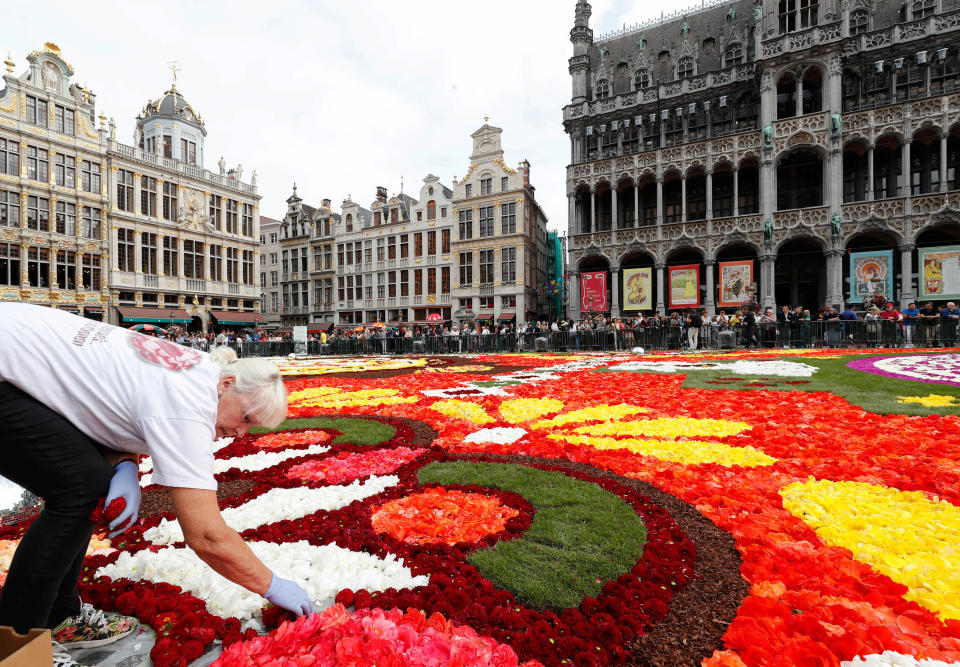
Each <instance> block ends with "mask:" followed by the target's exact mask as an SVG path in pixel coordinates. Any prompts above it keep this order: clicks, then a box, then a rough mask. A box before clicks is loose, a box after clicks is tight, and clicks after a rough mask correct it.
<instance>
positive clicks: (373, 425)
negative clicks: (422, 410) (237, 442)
mask: <svg viewBox="0 0 960 667" xmlns="http://www.w3.org/2000/svg"><path fill="white" fill-rule="evenodd" d="M290 428H332V429H336V430H338V431H340V435H338V436H337V437H336V438H335V439H334V441H333V443H334V444H336V445H339V444H343V443H349V444H351V445H379V444H382V443H384V442H387V441H388V440H390V439H391V438H392V437H393V436H395V435H396V434H397V429H395V428H394V427H392V426H390V425H389V424H384V423H383V422H381V421H377V420H376V419H356V418H352V417H311V418H305V419H287V420H285V421H283V422H282V423H281V424H280V425H279V426H278V427H277V428H274V429H269V428H261V427H259V426H258V427H256V428H252V429H250V432H251V433H273V432H274V431H284V430H286V429H290Z"/></svg>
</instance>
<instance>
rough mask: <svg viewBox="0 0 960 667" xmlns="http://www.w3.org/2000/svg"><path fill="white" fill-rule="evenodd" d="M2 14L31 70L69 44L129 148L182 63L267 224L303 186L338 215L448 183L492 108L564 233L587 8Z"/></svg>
mask: <svg viewBox="0 0 960 667" xmlns="http://www.w3.org/2000/svg"><path fill="white" fill-rule="evenodd" d="M3 5H4V6H3V7H2V8H0V22H2V24H3V25H5V26H7V28H8V29H7V30H6V31H5V32H6V34H7V43H6V44H5V45H4V46H6V48H7V49H9V50H10V51H11V52H12V54H13V57H14V60H15V61H16V62H17V69H16V71H15V73H16V74H17V75H19V74H21V73H22V72H23V71H24V70H25V69H26V60H25V57H26V55H27V53H29V52H30V51H32V50H34V49H38V48H41V46H42V44H43V43H44V42H45V41H48V40H49V41H53V42H56V43H57V44H58V45H59V46H60V47H61V49H62V53H63V57H64V58H65V59H66V60H67V62H69V63H71V64H72V65H73V66H74V68H75V70H76V75H75V80H76V81H78V82H80V83H83V82H87V83H88V85H89V86H90V88H91V89H92V90H93V91H94V92H95V93H96V94H97V105H98V113H99V112H100V111H102V112H103V113H105V114H106V115H107V116H109V117H113V118H115V119H116V122H117V137H118V139H119V140H121V141H124V142H127V143H132V141H133V128H134V118H135V117H136V115H137V114H138V113H139V112H140V110H141V109H142V108H143V105H144V104H145V103H146V102H147V100H148V99H155V98H157V97H158V96H160V95H161V94H162V93H163V92H164V90H166V89H167V87H168V86H169V83H170V78H171V74H170V71H169V70H168V69H167V67H168V62H169V61H177V62H179V64H180V67H181V68H182V70H181V71H180V72H179V74H178V84H177V87H178V89H179V90H180V91H181V92H182V93H183V94H184V96H185V97H186V98H187V100H188V101H189V102H190V103H191V104H192V105H193V107H194V108H195V109H196V110H197V112H198V113H200V114H201V116H202V117H203V118H204V120H205V121H206V124H207V131H208V136H207V140H206V165H205V166H206V167H207V168H208V169H212V170H215V169H216V163H217V160H218V158H219V156H220V155H223V156H224V158H225V160H226V161H227V163H228V164H229V165H231V166H232V165H235V164H237V163H242V164H243V167H244V174H245V175H249V174H250V173H251V172H252V171H253V170H254V169H256V170H257V174H258V186H259V190H260V194H261V195H262V197H263V200H262V201H261V209H260V210H261V213H262V214H263V215H266V216H269V217H273V218H280V217H282V216H283V215H284V213H285V211H286V205H285V203H284V201H285V199H286V198H287V197H288V196H289V194H290V188H291V185H292V183H293V182H294V181H296V183H297V186H298V190H299V193H300V195H301V196H302V197H303V198H304V199H305V201H306V202H307V203H310V204H317V203H319V201H320V199H322V198H329V199H331V200H333V202H334V204H335V207H336V205H338V204H339V202H340V201H342V200H343V199H345V198H346V197H347V196H348V195H352V196H353V198H354V200H355V201H357V202H360V203H361V204H364V205H367V204H369V203H370V202H371V201H372V200H373V198H374V194H375V189H376V187H377V186H378V185H382V186H385V187H387V189H388V190H389V191H390V192H391V193H395V192H397V191H398V190H399V188H400V179H401V176H402V177H403V179H404V183H405V187H404V189H405V190H406V192H408V193H412V194H416V193H417V192H418V189H419V184H420V183H421V180H422V179H423V177H424V176H426V175H427V174H428V173H433V174H436V175H438V176H439V177H440V178H441V180H442V181H443V182H444V183H446V184H447V185H450V181H451V177H452V176H453V175H458V176H462V175H463V174H464V173H465V172H466V170H467V168H468V167H469V155H470V152H471V149H472V143H471V139H470V134H471V133H472V132H473V131H475V130H476V129H477V128H478V127H480V125H481V124H482V123H483V117H484V116H485V115H489V116H490V123H491V124H493V125H496V126H498V127H502V128H503V148H504V151H505V156H504V157H505V161H506V162H507V164H509V165H516V164H517V163H519V162H520V161H521V160H523V159H527V160H529V161H530V162H531V164H532V182H533V185H534V186H536V188H537V199H538V200H539V202H540V204H541V206H542V207H543V208H544V210H545V211H546V213H547V216H548V217H549V218H550V228H551V229H559V230H562V231H563V230H565V229H566V216H567V203H566V194H565V179H566V171H565V169H566V166H567V164H568V163H569V158H570V148H569V141H568V139H567V137H566V135H565V134H564V132H563V126H562V108H563V106H564V105H565V104H568V103H569V101H570V76H569V74H568V73H567V59H568V58H569V57H570V55H571V54H572V47H571V45H570V41H569V32H570V28H571V27H572V26H573V11H574V5H575V3H574V2H573V1H572V0H569V1H566V2H558V1H557V0H487V2H484V3H480V4H477V3H466V2H463V3H451V2H441V1H440V0H418V1H417V2H395V1H391V0H362V1H359V2H350V1H347V0H336V1H333V0H331V1H328V2H319V1H316V0H315V1H313V2H309V1H307V0H272V1H271V2H269V3H264V2H252V1H248V0H239V1H237V2H230V3H226V2H188V1H187V0H171V1H168V2H164V3H162V4H160V5H149V4H142V3H130V2H119V1H117V0H106V1H102V2H97V3H67V2H61V1H59V0H58V1H55V2H52V3H50V4H49V5H47V6H45V7H46V9H45V11H44V14H45V16H44V19H43V21H38V20H37V17H36V13H35V8H33V7H32V6H30V5H29V4H28V3H3ZM592 5H593V10H594V12H593V20H592V27H593V28H594V31H595V33H596V34H600V33H602V32H606V31H608V30H611V29H614V28H615V27H618V26H620V25H621V23H624V22H626V23H632V22H634V21H637V20H641V19H642V18H644V17H643V16H632V14H636V13H637V9H636V8H635V7H634V3H632V2H629V1H627V0H596V1H595V2H593V3H592Z"/></svg>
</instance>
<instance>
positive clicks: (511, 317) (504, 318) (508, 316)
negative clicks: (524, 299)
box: [497, 313, 517, 322]
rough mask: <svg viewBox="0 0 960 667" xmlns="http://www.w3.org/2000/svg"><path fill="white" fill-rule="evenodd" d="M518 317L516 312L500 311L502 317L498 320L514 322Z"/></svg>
mask: <svg viewBox="0 0 960 667" xmlns="http://www.w3.org/2000/svg"><path fill="white" fill-rule="evenodd" d="M515 319H517V314H516V313H500V317H499V318H498V319H497V321H498V322H513V321H514V320H515Z"/></svg>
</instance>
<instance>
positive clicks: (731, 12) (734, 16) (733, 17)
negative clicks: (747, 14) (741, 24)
mask: <svg viewBox="0 0 960 667" xmlns="http://www.w3.org/2000/svg"><path fill="white" fill-rule="evenodd" d="M727 16H728V17H729V18H730V23H734V22H735V21H736V20H737V8H736V7H734V6H733V5H730V10H729V11H728V12H727Z"/></svg>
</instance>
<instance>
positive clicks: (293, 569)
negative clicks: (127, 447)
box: [97, 541, 429, 621]
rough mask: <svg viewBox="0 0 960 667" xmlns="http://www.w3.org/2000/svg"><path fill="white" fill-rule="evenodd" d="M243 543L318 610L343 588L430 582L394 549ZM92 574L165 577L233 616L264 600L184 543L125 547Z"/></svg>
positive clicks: (253, 611) (252, 613) (256, 608)
mask: <svg viewBox="0 0 960 667" xmlns="http://www.w3.org/2000/svg"><path fill="white" fill-rule="evenodd" d="M248 544H249V545H250V548H251V549H252V550H253V553H254V554H256V556H257V557H258V558H259V559H260V560H261V561H263V563H264V564H265V565H266V566H267V567H268V568H270V569H271V570H272V571H273V572H275V573H276V574H277V576H280V577H284V578H286V579H291V580H293V581H295V582H297V583H298V584H300V585H301V586H303V588H304V590H306V592H307V594H308V595H309V596H310V599H311V600H313V602H314V604H315V605H317V610H318V611H320V610H321V609H324V608H326V607H328V606H330V605H331V604H333V597H334V596H335V595H336V594H337V592H338V591H340V590H341V589H343V588H352V589H354V590H356V589H360V588H364V589H366V590H369V591H383V590H386V589H387V588H391V587H392V588H411V587H414V586H425V585H426V584H427V583H429V578H428V577H425V576H418V577H414V576H413V575H412V574H411V572H410V570H409V568H407V567H405V566H404V565H403V559H398V558H397V557H396V556H395V555H393V554H389V555H387V556H386V557H384V558H378V557H377V556H374V555H372V554H368V553H362V552H356V551H350V550H349V549H343V548H341V547H338V546H337V545H336V544H327V545H324V546H320V547H318V546H313V545H311V544H309V543H308V542H305V541H300V542H293V543H287V544H273V543H270V542H248ZM97 576H107V577H110V578H111V579H119V578H121V577H126V578H129V579H132V580H134V581H136V580H144V579H145V580H147V581H152V582H161V581H165V582H169V583H171V584H175V585H177V586H180V587H181V588H183V589H184V590H185V591H188V592H190V593H192V594H193V595H195V596H197V597H198V598H200V599H202V600H203V601H204V602H206V604H207V610H208V611H209V612H210V613H211V614H215V615H217V616H222V617H228V616H236V617H237V618H239V619H240V620H241V621H246V620H249V619H251V618H254V617H258V616H259V615H260V609H261V607H262V606H263V605H264V604H265V600H264V599H263V598H262V597H260V596H259V595H258V594H256V593H252V592H250V591H248V590H246V589H245V588H242V587H240V586H238V585H237V584H234V583H232V582H230V581H228V580H226V579H224V578H223V577H221V576H220V575H219V574H217V573H216V572H214V571H213V570H211V569H210V567H209V566H208V565H206V564H205V563H204V562H203V561H201V560H200V559H199V558H198V557H197V555H196V554H194V553H193V551H192V550H190V549H187V548H177V547H167V548H165V549H160V550H159V551H157V552H153V551H150V550H147V549H145V550H143V551H139V552H137V553H136V554H130V553H127V552H125V553H123V554H121V556H120V558H118V559H117V562H116V563H114V564H112V565H107V566H105V567H102V568H100V569H99V570H97Z"/></svg>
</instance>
